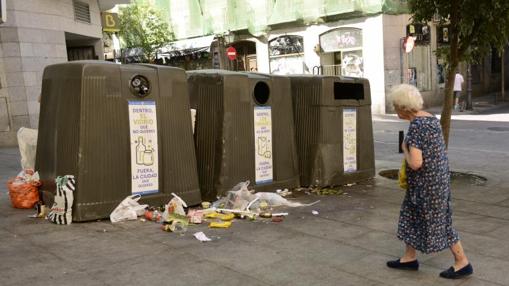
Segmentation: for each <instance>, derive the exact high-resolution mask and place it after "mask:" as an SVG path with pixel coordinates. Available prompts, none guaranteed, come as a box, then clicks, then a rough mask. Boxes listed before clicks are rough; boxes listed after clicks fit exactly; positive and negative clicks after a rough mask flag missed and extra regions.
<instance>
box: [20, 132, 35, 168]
mask: <svg viewBox="0 0 509 286" xmlns="http://www.w3.org/2000/svg"><path fill="white" fill-rule="evenodd" d="M17 137H18V146H19V153H20V154H21V168H22V169H23V170H25V169H35V152H36V151H37V129H30V128H25V127H21V128H20V129H19V130H18V133H17Z"/></svg>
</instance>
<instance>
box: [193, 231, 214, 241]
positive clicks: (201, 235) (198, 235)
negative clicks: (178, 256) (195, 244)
mask: <svg viewBox="0 0 509 286" xmlns="http://www.w3.org/2000/svg"><path fill="white" fill-rule="evenodd" d="M193 235H194V237H195V238H196V239H198V240H199V241H201V242H207V241H212V239H210V238H208V237H207V236H206V235H205V233H203V231H200V232H197V233H195V234H193Z"/></svg>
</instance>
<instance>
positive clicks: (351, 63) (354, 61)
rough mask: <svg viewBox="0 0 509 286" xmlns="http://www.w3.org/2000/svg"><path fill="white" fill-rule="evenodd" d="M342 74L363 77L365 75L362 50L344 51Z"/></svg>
mask: <svg viewBox="0 0 509 286" xmlns="http://www.w3.org/2000/svg"><path fill="white" fill-rule="evenodd" d="M341 55H342V57H343V59H342V64H341V69H342V70H341V75H344V76H351V77H362V76H363V75H364V67H363V59H362V50H357V51H350V52H342V53H341Z"/></svg>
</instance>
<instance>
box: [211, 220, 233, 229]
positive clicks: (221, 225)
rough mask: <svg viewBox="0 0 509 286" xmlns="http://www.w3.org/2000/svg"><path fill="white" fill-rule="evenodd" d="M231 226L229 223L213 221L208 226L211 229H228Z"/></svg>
mask: <svg viewBox="0 0 509 286" xmlns="http://www.w3.org/2000/svg"><path fill="white" fill-rule="evenodd" d="M231 225H232V222H231V221H222V222H216V221H213V222H211V223H210V224H209V227H211V228H229V227H230V226H231Z"/></svg>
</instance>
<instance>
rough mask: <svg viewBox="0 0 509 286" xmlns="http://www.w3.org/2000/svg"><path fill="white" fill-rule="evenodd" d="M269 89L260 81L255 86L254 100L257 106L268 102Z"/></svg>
mask: <svg viewBox="0 0 509 286" xmlns="http://www.w3.org/2000/svg"><path fill="white" fill-rule="evenodd" d="M269 96H270V89H269V86H268V85H267V84H266V83H265V82H263V81H260V82H258V83H257V84H256V85H255V88H254V98H255V101H256V103H257V104H260V105H264V104H266V103H267V101H269Z"/></svg>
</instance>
